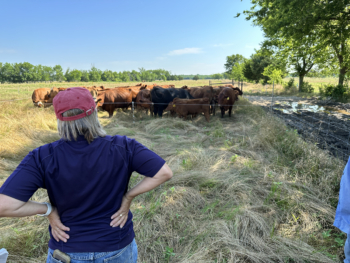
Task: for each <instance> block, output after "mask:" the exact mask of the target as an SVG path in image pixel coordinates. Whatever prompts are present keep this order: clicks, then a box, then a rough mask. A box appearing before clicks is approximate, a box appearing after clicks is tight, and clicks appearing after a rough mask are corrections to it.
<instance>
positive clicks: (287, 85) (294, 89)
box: [283, 78, 298, 92]
mask: <svg viewBox="0 0 350 263" xmlns="http://www.w3.org/2000/svg"><path fill="white" fill-rule="evenodd" d="M283 88H284V90H285V91H286V92H297V91H298V90H297V87H296V85H295V83H294V78H291V79H290V80H289V81H288V82H287V83H285V84H284V85H283Z"/></svg>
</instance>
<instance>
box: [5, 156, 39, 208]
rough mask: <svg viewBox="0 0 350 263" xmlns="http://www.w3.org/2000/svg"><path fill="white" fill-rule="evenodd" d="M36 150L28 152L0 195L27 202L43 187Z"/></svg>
mask: <svg viewBox="0 0 350 263" xmlns="http://www.w3.org/2000/svg"><path fill="white" fill-rule="evenodd" d="M36 155H38V150H37V149H36V150H34V151H33V152H30V153H29V154H28V155H27V156H26V157H25V158H24V159H23V160H22V162H21V163H20V164H19V165H18V167H17V168H16V170H15V171H14V172H13V173H12V174H11V175H10V176H9V177H8V178H7V180H6V181H5V183H4V184H3V185H2V186H1V188H0V194H4V195H7V196H10V197H12V198H15V199H18V200H20V201H23V202H27V201H28V200H29V199H30V198H31V197H32V195H33V194H34V193H35V192H36V191H37V190H38V188H43V187H44V180H43V176H42V172H41V170H40V168H39V167H38V163H37V161H36Z"/></svg>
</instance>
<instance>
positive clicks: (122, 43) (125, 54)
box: [0, 0, 263, 74]
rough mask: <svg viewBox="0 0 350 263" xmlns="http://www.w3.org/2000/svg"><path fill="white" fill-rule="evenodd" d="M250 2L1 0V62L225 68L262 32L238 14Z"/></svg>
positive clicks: (180, 70) (197, 70)
mask: <svg viewBox="0 0 350 263" xmlns="http://www.w3.org/2000/svg"><path fill="white" fill-rule="evenodd" d="M250 6H251V4H250V1H249V0H243V1H240V0H218V1H212V0H210V1H209V0H202V1H191V0H187V1H185V0H177V1H164V0H163V1H159V0H148V1H146V0H143V1H141V0H128V1H111V0H94V1H90V0H84V1H83V0H79V1H77V0H69V1H68V0H50V1H47V0H45V1H43V0H31V1H28V0H21V1H19V0H12V1H2V3H1V16H0V24H1V25H2V26H1V30H0V32H1V34H0V62H10V63H15V62H24V61H26V62H29V63H32V64H34V65H37V64H42V65H47V66H54V65H57V64H59V65H61V66H62V67H63V69H64V70H65V69H67V68H68V67H69V68H70V69H80V70H83V69H90V68H91V65H92V64H94V65H95V66H96V67H97V68H99V69H101V70H105V69H110V70H113V71H123V70H133V69H135V70H138V68H140V67H143V68H145V69H158V68H162V69H166V70H170V71H171V72H172V73H173V74H214V73H219V72H224V63H225V61H226V56H228V55H232V54H242V55H243V56H245V57H247V58H248V57H249V56H250V55H251V54H252V53H253V52H254V49H256V48H259V43H261V42H262V41H263V33H262V31H261V29H260V28H259V27H254V26H253V25H252V23H251V22H250V21H246V20H245V19H244V16H241V17H239V18H234V16H235V15H236V13H238V12H242V11H243V10H245V9H249V8H250Z"/></svg>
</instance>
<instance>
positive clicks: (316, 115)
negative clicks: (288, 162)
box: [245, 96, 350, 161]
mask: <svg viewBox="0 0 350 263" xmlns="http://www.w3.org/2000/svg"><path fill="white" fill-rule="evenodd" d="M245 98H247V99H248V100H249V101H250V102H252V103H253V104H255V105H260V106H262V107H264V108H266V109H268V110H272V112H273V113H274V114H276V115H277V116H278V117H279V118H282V119H283V120H284V121H285V122H286V124H287V125H288V126H290V127H291V128H293V129H296V130H297V131H298V133H299V134H301V135H302V136H303V137H304V138H305V139H307V140H310V141H312V142H315V143H317V145H318V146H319V147H320V148H322V149H328V150H329V151H330V152H331V153H332V154H333V155H335V156H337V157H339V158H341V159H343V160H344V161H347V159H348V158H349V155H350V113H349V112H350V105H348V104H342V103H337V102H333V101H330V100H328V101H327V100H326V101H320V100H317V98H312V99H304V98H300V97H281V96H279V97H274V98H273V104H272V97H267V96H266V97H265V96H245ZM271 105H272V107H271Z"/></svg>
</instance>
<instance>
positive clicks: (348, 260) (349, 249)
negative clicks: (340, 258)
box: [344, 234, 350, 263]
mask: <svg viewBox="0 0 350 263" xmlns="http://www.w3.org/2000/svg"><path fill="white" fill-rule="evenodd" d="M349 238H350V235H349V234H348V236H347V238H346V241H345V246H344V254H345V259H344V263H350V241H349Z"/></svg>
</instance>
